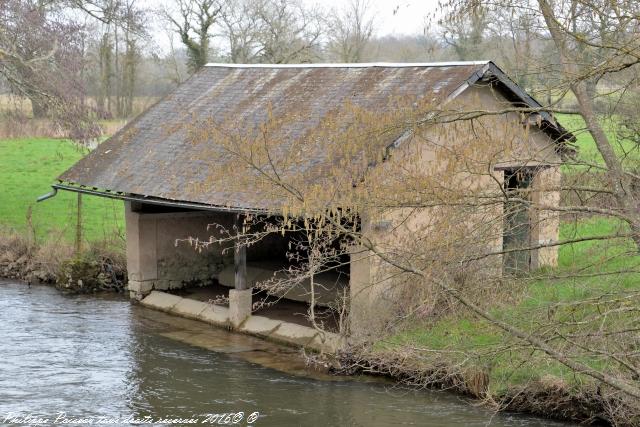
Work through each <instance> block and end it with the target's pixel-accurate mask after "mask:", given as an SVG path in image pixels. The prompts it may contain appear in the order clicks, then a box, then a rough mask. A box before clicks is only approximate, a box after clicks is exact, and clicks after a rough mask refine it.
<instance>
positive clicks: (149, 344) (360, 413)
mask: <svg viewBox="0 0 640 427" xmlns="http://www.w3.org/2000/svg"><path fill="white" fill-rule="evenodd" d="M0 338H1V340H2V341H1V344H0V349H1V350H0V424H2V425H5V424H10V423H14V424H16V425H17V424H20V422H21V421H22V422H23V423H22V425H29V424H31V425H35V424H37V423H38V422H42V423H41V424H42V425H54V424H56V423H58V424H62V422H63V421H66V422H68V423H73V422H75V421H77V422H78V423H80V424H81V423H91V422H92V423H94V424H99V423H100V424H101V423H105V424H106V423H115V424H118V425H120V424H130V423H131V424H133V423H140V424H147V425H149V424H148V423H149V422H150V423H152V424H154V425H169V423H173V422H177V421H182V424H181V425H187V423H189V422H191V421H197V422H198V423H210V422H213V423H214V425H215V423H219V422H225V420H224V417H227V421H228V420H229V419H232V418H229V417H230V415H227V416H223V415H221V414H235V415H234V416H235V417H236V418H235V420H236V421H239V422H238V424H237V425H245V426H246V425H247V419H248V418H250V417H251V418H250V419H249V421H252V423H250V425H254V426H256V427H258V426H259V427H267V426H298V425H301V426H302V425H304V426H392V425H417V426H549V425H558V426H560V425H566V424H560V423H558V424H554V423H551V422H549V421H547V420H540V419H536V418H532V417H525V416H517V415H509V414H494V413H492V412H491V411H488V410H486V409H483V408H480V407H478V406H476V405H472V404H470V403H469V402H468V401H466V400H464V399H462V398H460V397H457V396H455V395H453V394H450V393H446V392H434V391H426V390H406V389H403V388H400V387H398V386H394V385H393V384H391V383H390V382H385V381H381V380H379V379H373V378H367V377H361V378H350V377H347V378H343V377H340V378H336V377H330V376H328V375H325V374H322V373H318V372H315V371H310V370H308V369H307V368H306V367H305V366H304V363H303V362H302V358H301V357H300V355H299V352H296V351H294V350H291V349H288V348H283V347H280V346H276V345H273V344H269V343H265V342H263V341H261V340H258V339H254V338H252V337H246V336H241V335H237V334H232V333H229V332H226V331H223V330H220V329H216V328H213V327H210V326H208V325H206V324H203V323H200V322H195V321H190V320H187V319H180V318H176V317H173V316H169V315H166V314H164V313H159V312H155V311H153V310H149V309H146V308H144V307H141V306H139V305H134V304H131V303H130V302H129V301H128V300H126V299H124V298H123V297H119V296H67V295H63V294H60V293H59V292H58V291H56V290H55V289H52V288H50V287H46V286H32V287H27V286H26V285H24V284H18V283H8V282H0ZM239 412H242V413H243V415H240V414H239ZM216 414H220V415H216ZM216 416H217V418H216ZM145 417H146V418H145ZM207 417H208V419H207ZM180 419H182V420H180ZM56 420H57V421H56ZM221 420H222V421H221ZM179 424H180V423H179ZM112 425H113V424H112Z"/></svg>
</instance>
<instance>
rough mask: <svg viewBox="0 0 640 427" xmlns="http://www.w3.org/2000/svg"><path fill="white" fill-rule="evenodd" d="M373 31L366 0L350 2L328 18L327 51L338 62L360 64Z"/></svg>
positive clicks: (372, 21)
mask: <svg viewBox="0 0 640 427" xmlns="http://www.w3.org/2000/svg"><path fill="white" fill-rule="evenodd" d="M374 30H375V26H374V18H373V17H372V16H371V5H370V4H369V2H368V1H367V0H350V1H349V2H348V3H347V4H346V5H345V6H344V7H343V8H342V9H340V10H333V11H332V14H331V16H330V17H329V32H328V34H327V35H328V38H329V51H330V52H332V53H333V55H335V56H336V57H337V58H338V60H339V61H340V62H362V61H363V58H364V53H365V49H366V48H367V45H368V44H369V42H370V41H371V37H372V36H373V33H374Z"/></svg>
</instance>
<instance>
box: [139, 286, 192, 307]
mask: <svg viewBox="0 0 640 427" xmlns="http://www.w3.org/2000/svg"><path fill="white" fill-rule="evenodd" d="M182 299H183V298H180V297H179V296H176V295H171V294H168V293H166V292H159V291H152V292H151V293H150V294H149V295H148V296H147V297H145V298H144V299H142V301H140V303H141V304H142V305H144V306H146V307H151V308H155V309H157V310H160V311H171V309H172V308H173V307H174V306H175V305H176V304H178V303H179V302H180V300H182Z"/></svg>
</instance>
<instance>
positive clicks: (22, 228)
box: [0, 138, 124, 241]
mask: <svg viewBox="0 0 640 427" xmlns="http://www.w3.org/2000/svg"><path fill="white" fill-rule="evenodd" d="M85 154H86V150H84V149H81V148H79V147H78V146H76V145H75V144H73V143H71V142H69V141H66V140H56V139H44V138H31V139H13V140H0V181H1V182H2V192H0V227H7V228H11V229H14V230H16V231H17V232H20V233H23V232H27V231H28V228H29V227H28V226H27V214H28V211H29V209H31V215H32V224H33V227H34V229H35V233H36V238H37V239H38V240H40V241H42V240H44V239H57V238H64V239H66V240H68V241H72V240H73V239H74V236H75V225H76V212H77V196H76V194H75V193H70V192H66V191H59V192H58V195H57V196H56V197H54V198H52V199H49V200H46V201H44V202H41V203H36V198H37V197H38V196H41V195H43V194H45V193H48V192H49V191H51V187H50V185H51V184H53V183H55V182H56V181H55V180H56V178H57V177H58V176H59V175H60V174H61V173H62V172H64V171H65V170H66V169H67V168H69V167H70V166H71V165H73V164H74V163H75V162H76V161H78V160H79V159H80V158H82V157H83V155H85ZM123 218H124V209H123V206H122V202H120V201H115V200H110V199H103V198H99V197H91V196H83V221H82V224H83V233H84V240H85V241H98V240H113V239H114V237H117V236H123V235H124V219H123Z"/></svg>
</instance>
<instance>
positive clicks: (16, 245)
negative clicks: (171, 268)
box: [0, 229, 127, 293]
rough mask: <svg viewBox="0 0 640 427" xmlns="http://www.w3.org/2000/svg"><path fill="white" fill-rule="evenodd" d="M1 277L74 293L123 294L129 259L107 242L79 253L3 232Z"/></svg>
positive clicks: (64, 245) (67, 246) (0, 237)
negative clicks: (46, 285) (54, 287)
mask: <svg viewBox="0 0 640 427" xmlns="http://www.w3.org/2000/svg"><path fill="white" fill-rule="evenodd" d="M0 277H1V278H6V279H16V280H20V281H24V282H27V283H42V284H49V285H55V286H56V287H57V288H58V289H61V290H64V291H67V292H74V293H92V292H102V291H111V292H123V291H124V289H125V286H126V277H127V271H126V259H125V256H124V253H123V252H122V251H118V250H115V249H113V248H112V247H110V246H109V245H107V244H105V243H103V242H91V243H90V244H87V246H86V247H84V248H83V250H82V252H81V253H76V251H75V249H74V248H73V246H72V245H70V244H69V243H67V242H65V241H60V240H57V241H53V240H52V241H47V242H44V243H41V244H40V243H37V242H36V241H34V240H33V239H31V238H29V237H28V236H24V235H22V234H19V233H17V232H15V231H10V230H8V229H0Z"/></svg>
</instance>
